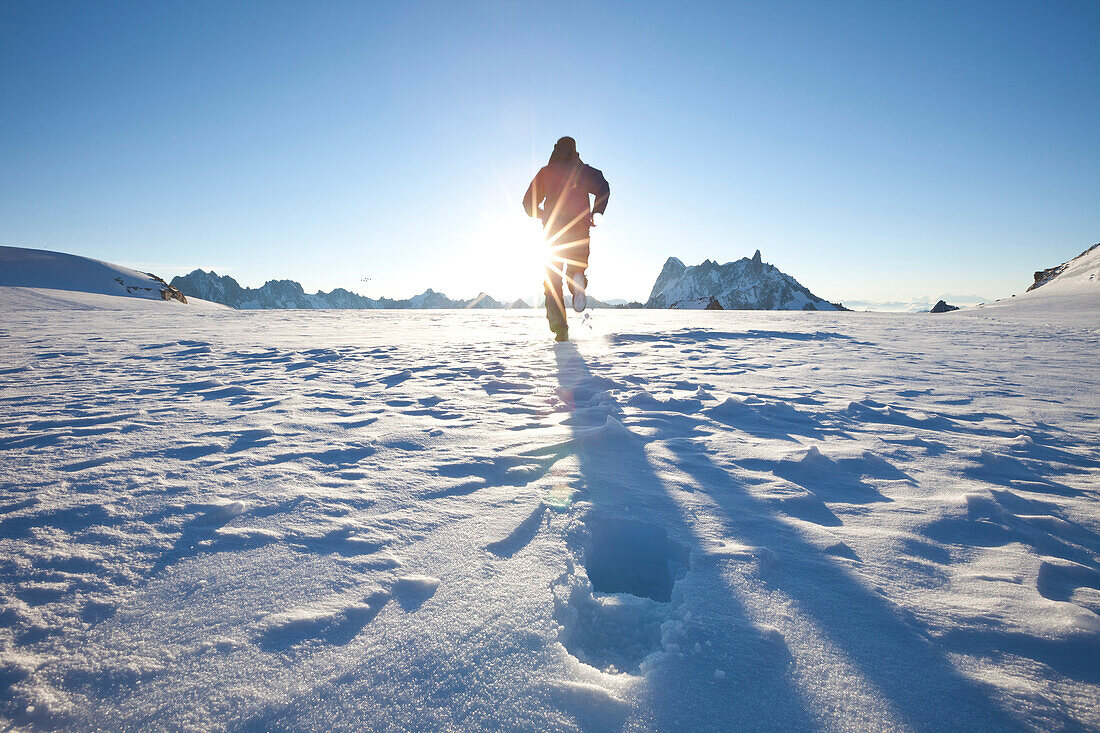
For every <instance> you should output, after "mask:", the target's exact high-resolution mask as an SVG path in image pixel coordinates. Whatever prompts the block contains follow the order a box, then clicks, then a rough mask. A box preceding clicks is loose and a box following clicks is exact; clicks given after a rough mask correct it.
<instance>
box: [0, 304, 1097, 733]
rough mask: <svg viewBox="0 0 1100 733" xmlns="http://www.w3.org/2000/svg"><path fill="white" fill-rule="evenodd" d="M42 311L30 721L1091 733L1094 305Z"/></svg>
mask: <svg viewBox="0 0 1100 733" xmlns="http://www.w3.org/2000/svg"><path fill="white" fill-rule="evenodd" d="M1045 287H1046V286H1045ZM1045 287H1044V289H1045ZM1039 292H1041V290H1040V291H1039ZM11 297H13V298H14V297H16V296H15V295H12V296H11ZM103 297H107V296H103ZM34 303H35V304H37V305H36V306H35V307H36V308H39V309H36V310H0V690H2V692H3V694H0V718H2V720H3V722H4V724H5V725H8V726H14V727H15V728H17V729H53V728H64V729H71V730H95V729H108V730H143V731H144V730H202V731H206V730H538V731H570V730H583V731H620V730H627V731H650V730H660V731H694V730H714V731H730V730H764V729H768V730H819V729H821V730H850V731H866V730H910V731H927V732H931V731H943V730H967V731H1014V730H1064V729H1069V730H1082V729H1094V728H1097V727H1100V712H1098V711H1100V662H1098V660H1100V615H1098V614H1100V502H1098V498H1100V450H1098V449H1097V446H1098V445H1100V423H1098V422H1097V420H1096V415H1097V414H1100V397H1098V395H1100V351H1098V350H1097V349H1096V345H1095V344H1096V332H1095V328H1096V326H1095V323H1096V320H1095V313H1091V314H1089V313H1086V314H1080V313H1078V315H1077V316H1076V317H1063V316H1062V315H1056V316H1050V315H1049V314H1048V315H1047V316H1046V317H1045V318H1040V317H1039V315H1038V313H1039V311H1036V310H1035V309H1034V308H1032V309H1021V310H1020V311H1019V314H1018V315H1017V311H1016V310H1013V309H1009V308H1002V309H992V308H990V309H984V310H979V311H975V312H973V313H972V314H970V316H968V315H967V314H966V312H960V313H956V314H947V315H943V316H931V315H885V314H844V313H775V312H769V313H744V312H741V313H731V312H722V311H714V312H707V313H700V312H680V311H601V312H599V313H598V314H596V315H594V316H593V317H592V318H591V319H589V320H588V321H587V322H586V324H585V325H584V326H578V327H577V328H575V329H573V331H574V333H573V335H574V337H575V341H573V342H569V343H564V344H558V345H555V344H553V343H552V342H549V341H548V340H547V339H546V337H545V333H544V332H545V323H544V321H543V320H542V318H541V317H540V314H539V313H537V312H531V311H528V312H522V311H519V312H516V311H512V312H505V311H495V312H481V313H478V312H471V311H461V312H409V311H403V312H393V311H348V312H341V313H334V312H309V311H261V312H256V311H230V310H217V311H209V310H208V311H205V312H202V313H200V314H195V313H193V312H184V311H185V309H183V308H178V309H175V310H166V309H164V308H160V307H159V305H161V304H157V303H152V304H150V308H149V309H147V310H146V311H144V312H138V311H132V310H127V311H117V310H116V311H110V312H105V311H95V310H72V309H65V310H49V309H41V308H43V307H45V306H46V305H49V307H53V308H67V307H66V306H64V305H63V304H62V305H59V301H49V302H48V303H47V302H46V301H34ZM153 306H158V307H153ZM1052 312H1053V313H1055V314H1059V313H1061V311H1058V310H1054V311H1052Z"/></svg>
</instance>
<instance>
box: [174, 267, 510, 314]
mask: <svg viewBox="0 0 1100 733" xmlns="http://www.w3.org/2000/svg"><path fill="white" fill-rule="evenodd" d="M171 284H172V286H173V287H176V288H179V289H180V290H181V291H183V292H184V293H190V294H192V295H194V296H195V297H196V298H202V299H203V300H210V301H213V302H215V303H221V304H223V305H228V306H230V307H231V308H239V309H242V310H256V309H264V308H304V309H323V308H349V309H377V308H516V307H519V308H526V307H529V306H527V304H526V303H524V302H523V301H516V302H515V303H511V304H505V303H501V302H499V301H497V300H496V299H494V298H493V297H492V296H490V295H487V294H486V293H481V294H480V295H478V296H477V297H476V298H473V299H472V300H452V299H451V298H448V297H447V296H446V295H444V294H443V293H437V292H436V291H434V290H432V289H431V288H428V289H427V290H425V291H424V292H423V293H421V294H420V295H415V296H413V297H411V298H405V299H402V300H394V299H393V298H377V299H376V298H368V297H366V296H365V295H359V294H358V293H353V292H351V291H350V290H345V289H344V288H336V289H335V290H331V291H329V292H327V293H326V292H324V291H318V292H316V293H307V292H305V290H304V289H303V288H302V286H301V284H300V283H298V282H295V281H294V280H268V281H267V282H266V283H264V284H263V285H262V286H260V287H258V288H246V287H241V285H240V284H239V283H238V282H237V281H236V280H234V279H233V278H232V277H230V276H229V275H218V274H217V273H216V272H207V271H206V270H193V271H192V272H190V273H188V274H187V275H183V276H176V277H174V278H172V283H171Z"/></svg>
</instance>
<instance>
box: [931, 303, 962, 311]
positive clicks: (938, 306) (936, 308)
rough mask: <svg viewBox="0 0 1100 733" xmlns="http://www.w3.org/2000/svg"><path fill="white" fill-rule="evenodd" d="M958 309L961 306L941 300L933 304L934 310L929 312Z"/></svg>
mask: <svg viewBox="0 0 1100 733" xmlns="http://www.w3.org/2000/svg"><path fill="white" fill-rule="evenodd" d="M958 309H959V306H957V305H948V304H947V303H946V302H944V301H942V300H941V301H939V302H938V303H936V304H935V305H934V306H932V310H930V311H929V313H950V312H951V311H957V310H958Z"/></svg>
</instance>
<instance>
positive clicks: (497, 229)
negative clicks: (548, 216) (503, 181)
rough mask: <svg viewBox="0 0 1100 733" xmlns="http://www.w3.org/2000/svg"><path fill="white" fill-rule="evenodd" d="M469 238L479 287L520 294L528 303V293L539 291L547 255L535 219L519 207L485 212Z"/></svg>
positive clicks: (487, 290) (486, 289)
mask: <svg viewBox="0 0 1100 733" xmlns="http://www.w3.org/2000/svg"><path fill="white" fill-rule="evenodd" d="M471 240H472V241H471V243H470V244H471V247H472V248H473V250H474V254H473V259H474V262H475V263H476V268H475V271H476V273H477V274H476V278H477V281H478V282H479V283H484V285H483V286H481V289H483V290H485V291H486V292H488V293H489V294H490V295H495V294H496V293H502V294H506V295H507V296H508V297H515V296H516V295H517V294H523V295H521V296H520V297H523V299H524V300H525V301H527V304H528V305H532V303H531V301H530V298H531V295H530V294H532V293H539V294H541V292H542V280H543V278H544V277H545V274H546V270H545V267H546V262H547V255H548V248H547V245H546V242H545V240H544V239H543V236H542V228H541V226H540V225H539V222H538V220H536V219H531V218H530V217H528V216H526V215H525V214H524V213H523V212H522V211H517V212H515V213H512V212H507V213H505V212H501V213H499V214H497V215H495V216H492V217H488V216H486V217H483V220H482V225H481V227H480V228H479V229H478V231H477V232H476V233H475V234H474V236H473V237H471Z"/></svg>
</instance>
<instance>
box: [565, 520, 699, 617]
mask: <svg viewBox="0 0 1100 733" xmlns="http://www.w3.org/2000/svg"><path fill="white" fill-rule="evenodd" d="M585 524H586V525H587V526H588V531H589V534H590V537H591V540H590V543H589V545H588V547H587V550H586V552H585V558H584V560H585V562H584V566H585V570H586V571H587V573H588V580H589V581H590V582H591V583H592V589H593V590H595V591H597V592H599V593H629V594H631V595H634V596H638V597H640V598H651V599H653V600H654V601H657V602H659V603H668V602H669V601H671V600H672V586H673V584H675V582H676V581H677V579H678V578H679V576H680V575H681V574H682V573H683V572H684V571H685V570H686V568H687V560H688V551H687V548H685V547H684V546H683V545H681V544H680V543H678V542H675V541H673V540H671V539H669V537H668V533H667V532H666V531H665V530H664V529H662V528H661V527H657V526H654V525H652V524H646V523H644V522H639V521H636V520H633V519H613V518H597V517H591V518H589V519H588V520H586V522H585Z"/></svg>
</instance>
